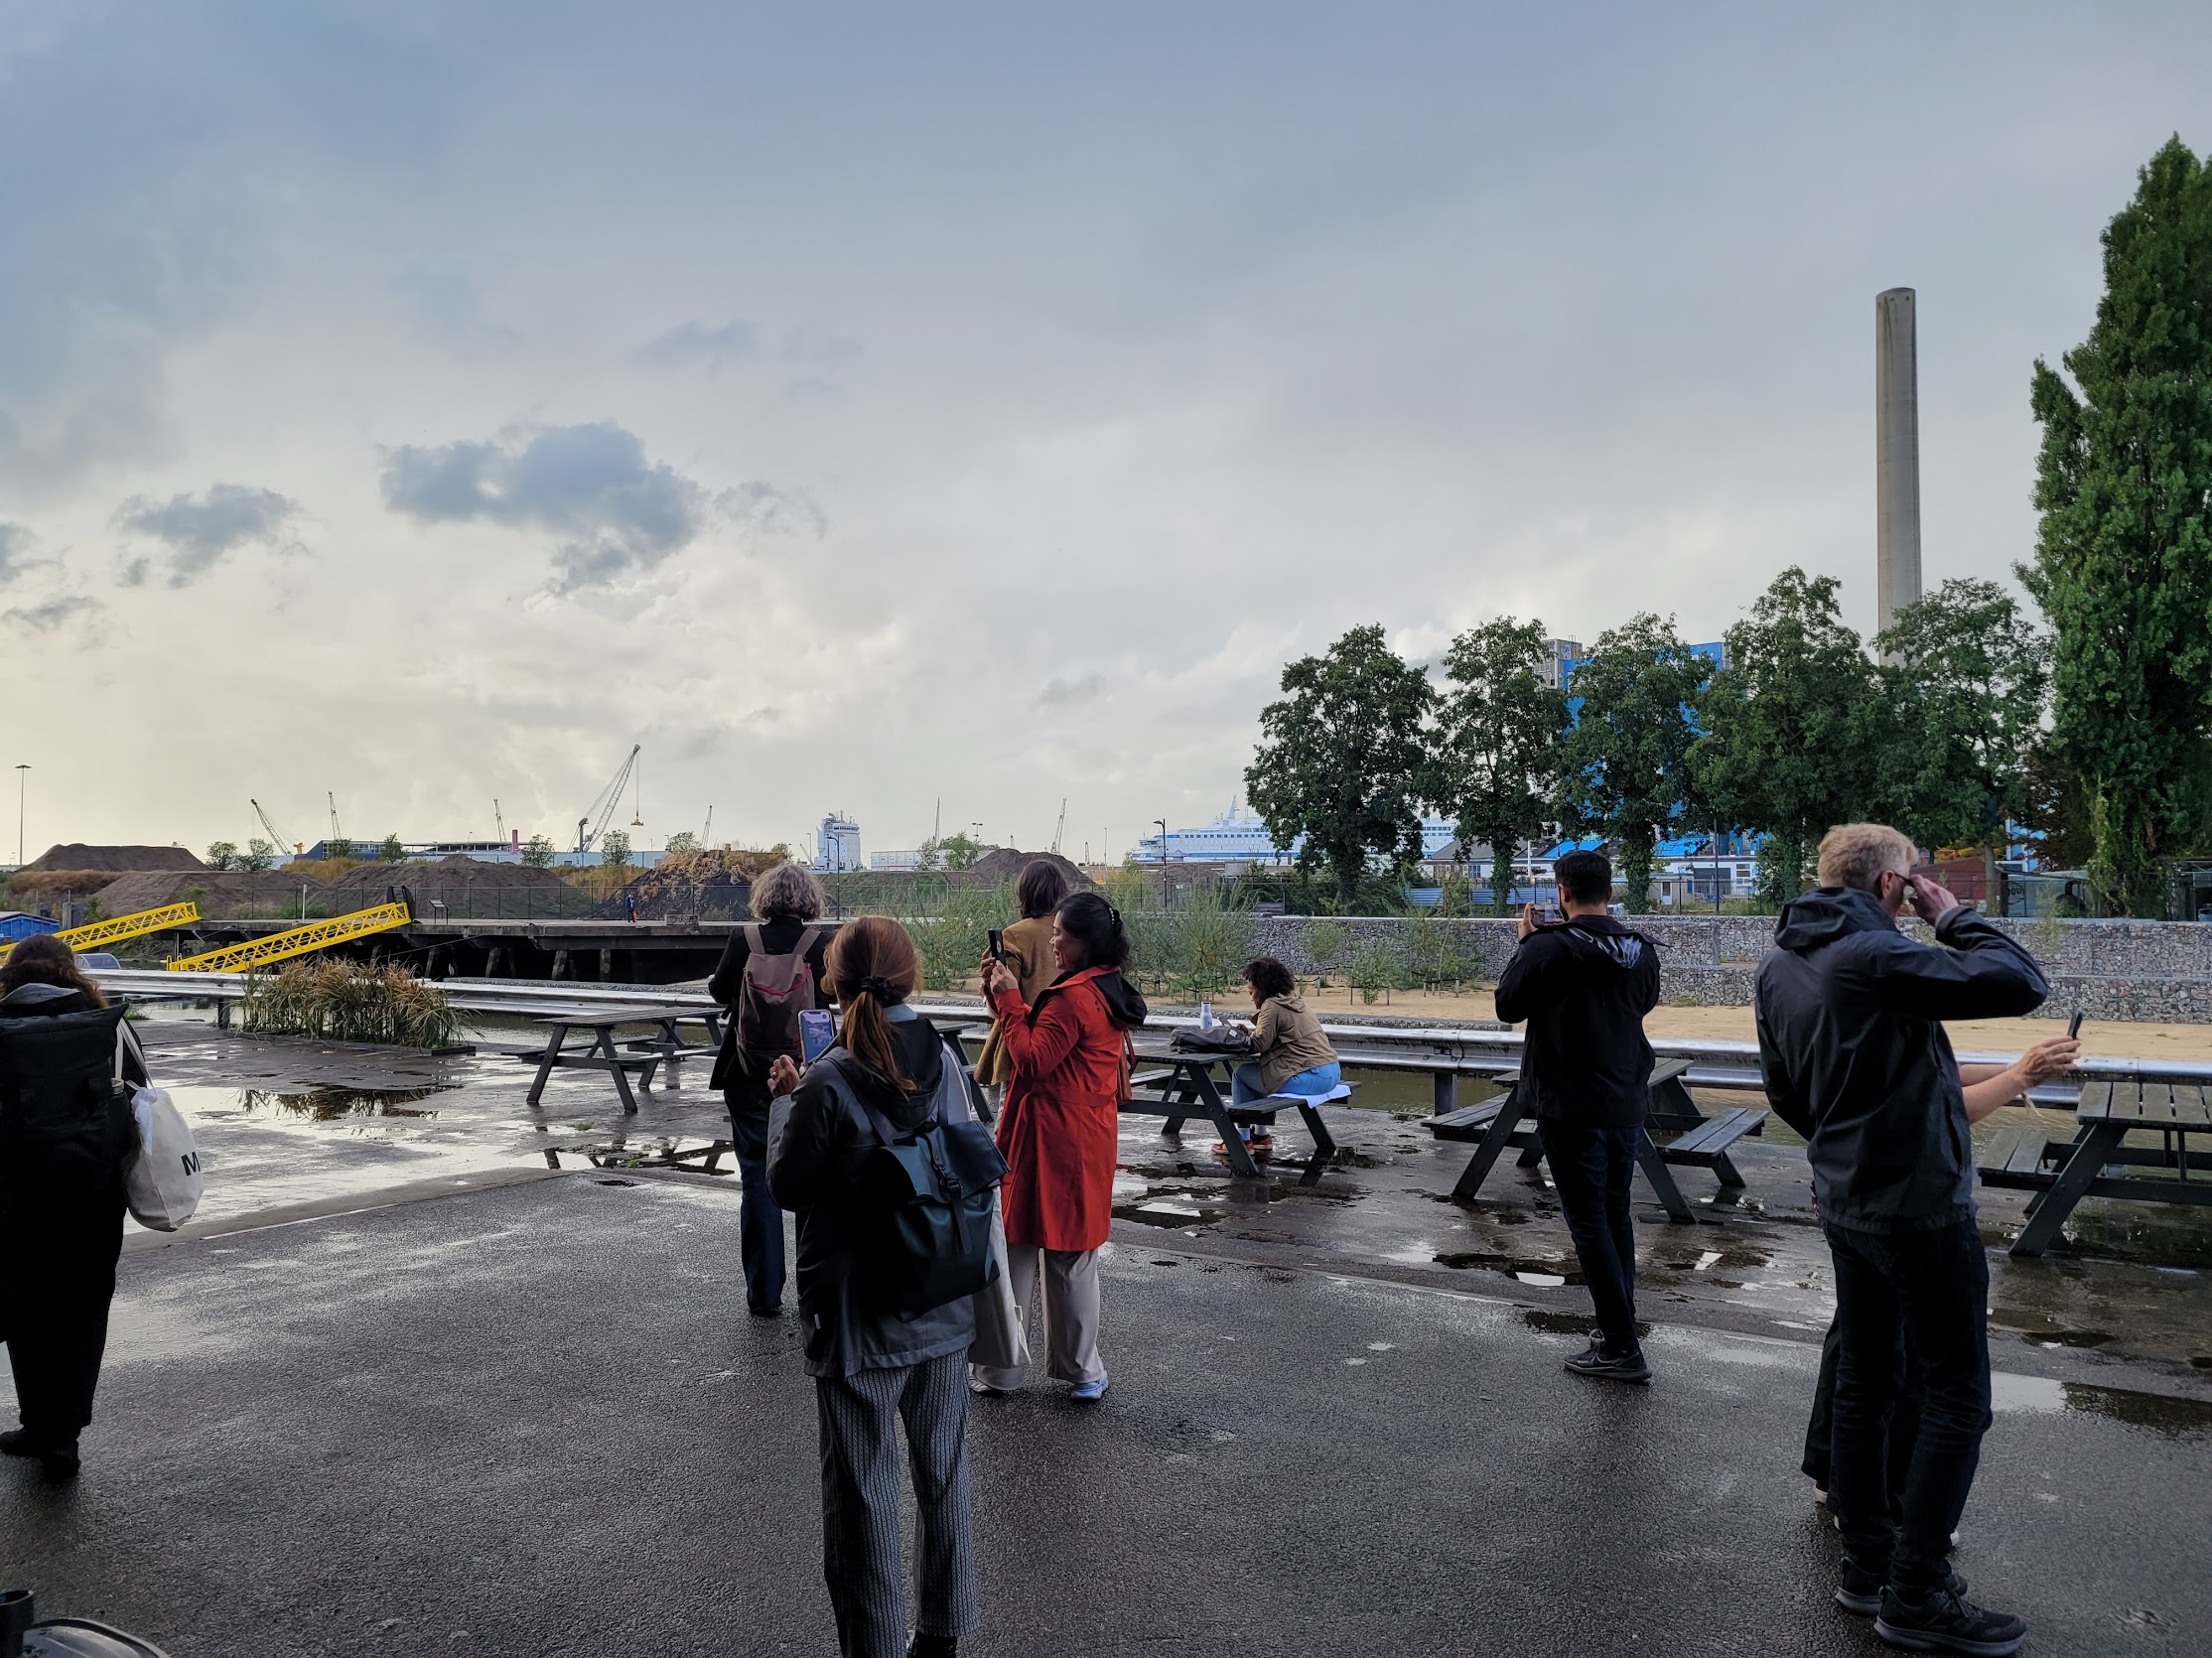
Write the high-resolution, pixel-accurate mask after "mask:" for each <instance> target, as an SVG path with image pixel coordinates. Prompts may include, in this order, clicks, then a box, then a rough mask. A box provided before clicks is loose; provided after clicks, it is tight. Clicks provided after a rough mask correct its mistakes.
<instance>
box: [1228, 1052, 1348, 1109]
mask: <svg viewBox="0 0 2212 1658" xmlns="http://www.w3.org/2000/svg"><path fill="white" fill-rule="evenodd" d="M1343 1079H1344V1073H1343V1070H1342V1069H1341V1068H1340V1067H1339V1066H1338V1065H1337V1063H1336V1061H1335V1060H1333V1059H1331V1060H1330V1061H1329V1062H1328V1063H1327V1064H1325V1065H1315V1066H1314V1067H1313V1069H1312V1070H1310V1071H1300V1072H1299V1073H1298V1075H1296V1076H1292V1077H1286V1078H1284V1081H1283V1086H1282V1087H1280V1088H1269V1087H1267V1086H1265V1085H1264V1084H1263V1083H1262V1082H1261V1081H1260V1067H1259V1065H1258V1064H1257V1063H1256V1062H1255V1063H1252V1064H1247V1065H1239V1066H1237V1068H1236V1069H1235V1070H1233V1071H1231V1072H1230V1073H1229V1103H1230V1104H1231V1105H1249V1104H1251V1103H1252V1102H1253V1101H1254V1100H1264V1099H1266V1098H1267V1097H1268V1095H1269V1094H1305V1095H1308V1096H1310V1097H1311V1096H1313V1095H1315V1094H1325V1093H1327V1092H1328V1091H1329V1090H1330V1089H1331V1088H1333V1087H1335V1086H1336V1085H1337V1083H1339V1082H1341V1081H1343Z"/></svg>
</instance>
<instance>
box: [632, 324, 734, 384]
mask: <svg viewBox="0 0 2212 1658" xmlns="http://www.w3.org/2000/svg"><path fill="white" fill-rule="evenodd" d="M759 344H760V342H759V338H758V336H757V335H756V334H755V332H754V328H753V325H752V324H751V323H725V324H723V325H722V327H720V328H718V329H710V328H702V327H701V326H700V325H699V324H697V323H685V324H683V325H682V326H681V327H679V328H673V329H670V330H669V331H668V332H667V333H666V334H664V335H662V336H661V337H660V338H659V339H658V340H654V341H651V342H649V343H647V344H646V345H641V346H639V347H638V351H637V355H638V359H639V360H640V361H643V362H648V363H651V364H652V365H653V366H655V367H657V368H682V367H688V366H690V365H692V364H694V363H697V364H699V365H700V366H702V367H704V368H705V369H706V370H707V372H708V373H710V374H716V373H720V372H721V371H722V369H723V368H724V367H726V366H727V365H728V364H730V363H733V362H737V361H740V360H741V359H743V358H745V357H749V356H751V355H753V354H754V352H755V350H756V349H757V348H758V347H759Z"/></svg>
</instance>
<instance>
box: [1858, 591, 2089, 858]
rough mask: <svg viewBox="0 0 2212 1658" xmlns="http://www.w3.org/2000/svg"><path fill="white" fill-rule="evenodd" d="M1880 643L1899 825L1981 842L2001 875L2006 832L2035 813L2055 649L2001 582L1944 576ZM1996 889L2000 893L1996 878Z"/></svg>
mask: <svg viewBox="0 0 2212 1658" xmlns="http://www.w3.org/2000/svg"><path fill="white" fill-rule="evenodd" d="M1874 643H1875V647H1876V648H1877V649H1878V650H1879V651H1880V652H1881V655H1882V658H1883V660H1884V661H1886V662H1888V663H1890V664H1891V666H1890V667H1889V668H1888V669H1886V670H1885V671H1884V673H1883V676H1882V678H1883V683H1884V686H1885V688H1886V689H1887V691H1888V693H1889V701H1890V706H1891V707H1892V709H1893V710H1895V713H1896V717H1897V724H1898V727H1899V729H1900V730H1901V731H1905V732H1909V733H1910V734H1911V740H1910V741H1909V742H1902V743H1895V744H1890V745H1886V746H1885V753H1886V754H1887V755H1889V756H1891V757H1892V758H1893V760H1894V762H1895V765H1894V769H1895V770H1897V771H1899V772H1901V773H1902V774H1901V776H1900V777H1899V778H1897V779H1896V780H1895V781H1894V782H1893V783H1892V785H1891V787H1892V790H1893V792H1895V793H1896V794H1897V797H1898V799H1899V805H1898V807H1897V808H1896V810H1895V811H1894V812H1893V814H1892V821H1894V822H1895V823H1896V825H1897V827H1899V828H1900V829H1903V830H1904V831H1906V833H1908V834H1910V835H1912V836H1913V837H1914V838H1915V839H1916V840H1918V841H1919V842H1920V843H1921V844H1922V845H1925V846H1979V847H1981V848H1982V849H1983V854H1984V860H1985V862H1986V863H1987V864H1988V865H1989V866H1990V867H1991V871H1992V873H1993V874H1994V873H1995V865H1996V861H1997V859H1998V858H2000V857H2002V856H2003V852H2004V845H2005V838H2006V835H2005V825H2006V824H2007V823H2009V822H2011V821H2012V820H2014V819H2016V818H2020V817H2024V816H2025V815H2026V813H2027V811H2028V807H2029V803H2030V802H2029V794H2028V770H2027V761H2028V756H2029V754H2030V752H2031V751H2032V750H2033V748H2034V745H2035V744H2036V742H2037V740H2038V738H2039V737H2040V735H2041V727H2042V721H2043V706H2044V702H2045V696H2046V692H2047V690H2048V688H2049V685H2050V668H2049V657H2050V652H2049V644H2048V641H2046V640H2045V639H2044V637H2043V635H2042V634H2041V633H2040V632H2038V631H2037V630H2036V628H2035V625H2034V623H2032V622H2029V621H2028V619H2027V618H2026V617H2024V616H2022V615H2021V614H2020V608H2019V606H2018V605H2016V604H2014V603H2013V601H2012V599H2011V597H2010V596H2009V595H2008V594H2006V593H2005V590H2004V589H2003V588H2001V587H1999V586H1998V585H1997V584H1996V583H1995V582H1983V581H1958V580H1954V581H1948V582H1945V583H1944V584H1943V586H1942V587H1940V588H1938V589H1937V590H1936V591H1935V592H1933V593H1931V594H1929V595H1927V596H1926V597H1925V598H1923V599H1921V600H1919V601H1917V602H1916V603H1914V604H1911V605H1908V606H1906V607H1905V608H1904V609H1903V610H1901V611H1899V612H1898V613H1897V616H1896V618H1895V620H1894V621H1893V622H1891V623H1890V625H1889V627H1888V629H1887V630H1886V631H1884V632H1882V633H1880V634H1877V635H1876V636H1875V640H1874ZM1991 890H1992V891H1993V892H1995V891H1996V890H1997V889H1996V884H1995V883H1994V882H1993V883H1992V885H1991Z"/></svg>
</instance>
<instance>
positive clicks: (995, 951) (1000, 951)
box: [970, 927, 1006, 961]
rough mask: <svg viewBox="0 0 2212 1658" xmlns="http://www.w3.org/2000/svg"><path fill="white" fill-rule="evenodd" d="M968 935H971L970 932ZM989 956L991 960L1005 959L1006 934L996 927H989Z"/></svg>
mask: <svg viewBox="0 0 2212 1658" xmlns="http://www.w3.org/2000/svg"><path fill="white" fill-rule="evenodd" d="M970 936H973V935H972V934H971V935H970ZM989 948H990V956H991V959H992V960H993V961H1004V960H1006V934H1005V933H1003V932H1001V931H1000V930H999V929H998V928H997V927H993V928H992V929H991V943H990V947H989Z"/></svg>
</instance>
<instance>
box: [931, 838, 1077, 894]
mask: <svg viewBox="0 0 2212 1658" xmlns="http://www.w3.org/2000/svg"><path fill="white" fill-rule="evenodd" d="M1038 860H1042V861H1043V862H1044V863H1047V864H1050V865H1052V866H1053V867H1054V868H1056V869H1057V870H1058V871H1059V872H1060V879H1061V880H1062V881H1064V882H1066V883H1067V890H1068V891H1069V892H1071V893H1080V892H1082V891H1083V890H1084V889H1085V888H1087V887H1094V886H1096V885H1097V883H1096V882H1094V881H1092V880H1091V878H1090V877H1089V876H1087V875H1085V874H1084V873H1083V872H1082V870H1081V868H1079V867H1078V866H1077V865H1075V864H1074V863H1072V862H1070V861H1069V860H1068V859H1065V858H1062V857H1061V856H1060V855H1059V854H1058V853H1056V852H1017V851H1015V850H1014V848H1013V847H1011V846H999V847H993V848H992V849H991V850H990V851H989V852H986V853H985V854H984V855H983V856H982V857H980V858H978V859H977V860H976V861H975V862H974V863H973V864H970V865H969V866H968V867H967V868H966V869H964V870H955V871H954V872H953V874H952V879H953V880H954V881H957V882H959V883H960V884H961V885H962V886H964V887H996V886H998V885H999V883H1001V882H1002V881H1003V882H1014V881H1019V880H1020V879H1021V878H1022V872H1023V871H1024V870H1025V869H1027V868H1028V867H1029V866H1030V865H1031V864H1033V863H1036V862H1037V861H1038Z"/></svg>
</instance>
